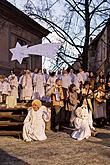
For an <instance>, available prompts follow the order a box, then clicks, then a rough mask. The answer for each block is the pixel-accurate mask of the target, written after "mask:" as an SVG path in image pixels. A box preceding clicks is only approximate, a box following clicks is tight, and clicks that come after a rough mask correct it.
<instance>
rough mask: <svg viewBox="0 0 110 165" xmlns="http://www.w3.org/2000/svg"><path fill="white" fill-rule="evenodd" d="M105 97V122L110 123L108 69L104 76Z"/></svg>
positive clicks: (109, 77)
mask: <svg viewBox="0 0 110 165" xmlns="http://www.w3.org/2000/svg"><path fill="white" fill-rule="evenodd" d="M106 99H107V100H106V112H107V123H108V124H109V125H110V71H109V72H108V74H107V76H106Z"/></svg>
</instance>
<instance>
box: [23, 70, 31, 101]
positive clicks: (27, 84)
mask: <svg viewBox="0 0 110 165" xmlns="http://www.w3.org/2000/svg"><path fill="white" fill-rule="evenodd" d="M22 88H23V89H22V97H23V100H25V101H26V102H28V101H29V100H31V99H32V93H33V88H32V76H31V72H30V71H29V70H26V74H24V75H23V79H22Z"/></svg>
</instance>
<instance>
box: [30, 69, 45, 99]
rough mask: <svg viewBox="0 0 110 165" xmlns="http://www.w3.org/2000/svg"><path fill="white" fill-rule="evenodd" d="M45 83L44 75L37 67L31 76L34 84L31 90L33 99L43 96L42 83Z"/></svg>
mask: <svg viewBox="0 0 110 165" xmlns="http://www.w3.org/2000/svg"><path fill="white" fill-rule="evenodd" d="M45 84H46V80H45V77H44V75H43V74H42V70H41V69H38V72H37V74H35V75H34V77H33V85H34V92H33V100H34V99H40V100H42V97H43V96H45V90H44V85H45Z"/></svg>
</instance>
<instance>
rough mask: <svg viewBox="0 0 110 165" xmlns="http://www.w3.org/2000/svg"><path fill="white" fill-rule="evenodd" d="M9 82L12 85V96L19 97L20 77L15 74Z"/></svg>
mask: <svg viewBox="0 0 110 165" xmlns="http://www.w3.org/2000/svg"><path fill="white" fill-rule="evenodd" d="M9 82H10V87H11V94H10V95H11V96H14V97H15V98H16V99H17V98H18V79H17V77H16V76H15V77H14V78H13V79H12V78H11V75H10V78H9Z"/></svg>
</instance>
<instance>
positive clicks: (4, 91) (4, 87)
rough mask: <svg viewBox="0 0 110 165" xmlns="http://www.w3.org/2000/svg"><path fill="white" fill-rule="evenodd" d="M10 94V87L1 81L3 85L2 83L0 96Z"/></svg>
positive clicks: (7, 83)
mask: <svg viewBox="0 0 110 165" xmlns="http://www.w3.org/2000/svg"><path fill="white" fill-rule="evenodd" d="M10 92H11V87H10V84H9V82H7V81H3V83H2V94H5V95H10Z"/></svg>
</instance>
